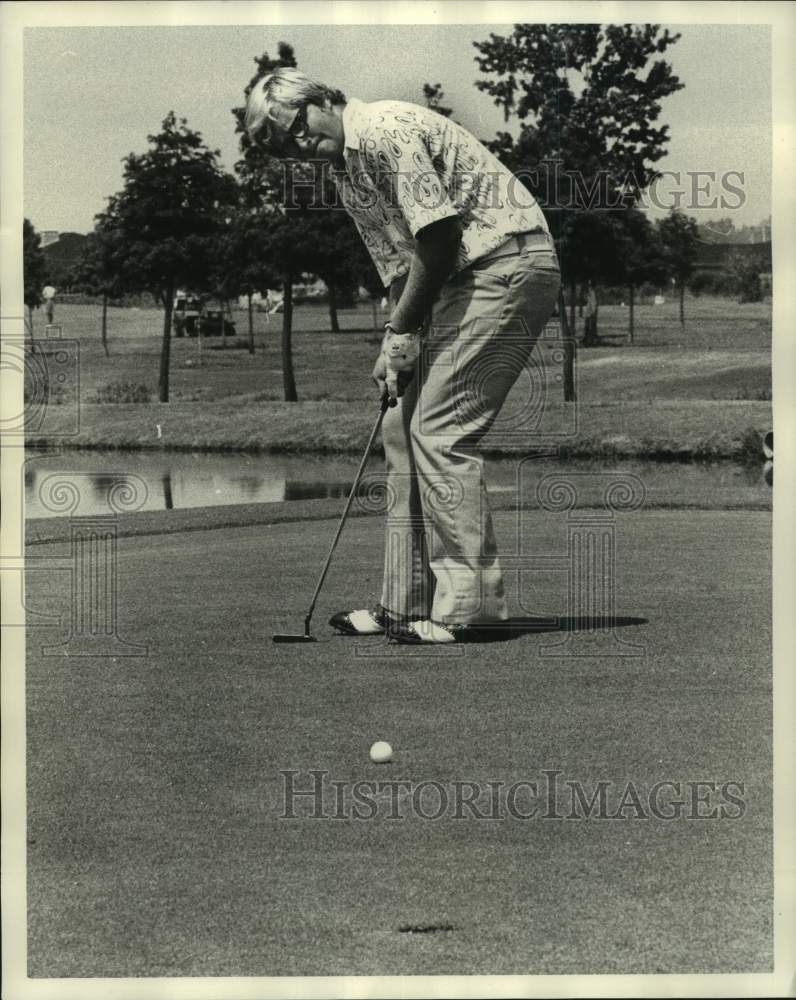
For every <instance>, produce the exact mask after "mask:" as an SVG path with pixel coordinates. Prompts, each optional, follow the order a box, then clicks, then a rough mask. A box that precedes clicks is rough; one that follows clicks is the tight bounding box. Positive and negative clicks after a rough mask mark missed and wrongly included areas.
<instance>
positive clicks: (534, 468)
mask: <svg viewBox="0 0 796 1000" xmlns="http://www.w3.org/2000/svg"><path fill="white" fill-rule="evenodd" d="M358 465H359V458H358V456H356V455H342V456H319V457H307V456H301V457H283V456H275V455H267V454H265V455H252V454H229V453H224V454H218V453H185V452H124V451H110V452H99V451H85V452H81V451H73V452H65V453H64V454H62V455H48V454H43V453H38V454H37V453H36V452H35V451H29V452H28V457H27V460H26V463H25V476H24V493H25V515H26V517H29V518H35V517H55V516H59V515H60V516H63V515H65V514H72V515H80V516H85V515H90V514H107V513H109V512H112V511H113V510H116V511H117V512H124V511H133V510H180V509H186V508H191V507H210V506H220V505H224V504H261V503H283V502H286V501H287V502H289V501H293V500H313V499H324V498H330V497H345V496H347V495H348V493H349V491H350V489H351V484H352V482H353V479H354V476H355V474H356V470H357V467H358ZM486 468H487V474H486V475H487V482H488V483H489V491H490V495H491V496H492V497H493V498H494V499H495V501H496V503H497V504H500V505H510V504H511V503H513V502H515V501H516V499H517V497H518V496H521V497H522V499H523V502H525V503H527V502H529V501H533V498H534V495H535V493H536V490H537V488H538V485H539V483H540V482H541V480H542V479H543V478H545V477H547V476H551V475H553V474H556V475H558V476H562V475H563V476H565V477H570V478H572V477H577V482H578V483H579V484H580V485H586V484H589V485H590V486H594V487H595V488H596V489H599V490H600V491H603V490H604V488H605V484H606V483H608V482H609V481H610V480H611V477H619V476H623V477H625V478H626V477H628V476H631V477H635V481H637V482H640V483H641V484H642V488H643V491H644V495H645V500H644V502H645V505H646V506H647V507H650V506H667V507H697V508H706V509H714V508H728V507H753V508H769V507H770V506H771V488H770V485H769V483H768V482H767V478H769V477H768V476H766V475H765V474H764V471H763V464H762V461H761V463H760V465H739V464H736V463H733V462H718V463H710V464H706V463H690V464H683V463H669V462H645V461H636V460H632V461H628V460H624V461H622V460H616V461H611V462H597V461H569V462H562V461H559V460H554V459H550V458H536V459H524V460H511V459H500V460H487V465H486ZM366 477H367V479H368V481H369V482H370V483H371V484H373V483H374V482H375V483H378V482H380V481H383V479H384V466H383V463H382V461H381V460H380V459H378V458H373V459H372V460H371V462H370V464H369V465H368V468H367V470H366ZM573 481H574V480H573ZM587 494H588V490H587V493H586V494H583V496H584V497H587Z"/></svg>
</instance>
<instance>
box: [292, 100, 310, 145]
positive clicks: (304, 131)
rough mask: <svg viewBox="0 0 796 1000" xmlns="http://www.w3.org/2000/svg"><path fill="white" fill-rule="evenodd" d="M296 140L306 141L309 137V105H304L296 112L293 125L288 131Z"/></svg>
mask: <svg viewBox="0 0 796 1000" xmlns="http://www.w3.org/2000/svg"><path fill="white" fill-rule="evenodd" d="M288 131H289V132H290V135H291V136H292V137H293V138H294V139H305V138H306V137H307V136H308V135H309V131H310V127H309V125H308V124H307V105H306V104H305V105H303V106H302V107H300V108H299V109H298V111H297V112H296V117H295V118H294V119H293V124H292V125H291V126H290V128H289V129H288Z"/></svg>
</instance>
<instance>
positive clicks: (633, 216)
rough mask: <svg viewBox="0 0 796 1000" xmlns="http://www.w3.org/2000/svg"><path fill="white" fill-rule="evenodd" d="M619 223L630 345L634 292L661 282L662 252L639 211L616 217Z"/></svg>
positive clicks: (664, 273) (662, 249)
mask: <svg viewBox="0 0 796 1000" xmlns="http://www.w3.org/2000/svg"><path fill="white" fill-rule="evenodd" d="M618 221H619V223H620V224H621V232H620V234H619V242H620V246H619V259H620V260H621V262H622V271H623V278H624V283H625V284H626V285H627V289H628V305H629V309H628V333H629V335H630V343H631V344H632V343H633V337H634V334H635V329H634V326H635V298H636V289H637V288H638V287H639V286H640V285H643V284H646V283H647V282H650V283H653V284H660V283H661V282H663V281H664V279H665V278H666V262H665V252H664V248H663V245H662V244H661V241H660V239H659V237H658V232H657V231H656V229H655V227H654V226H653V225H652V223H651V222H650V220H649V219H648V218H647V216H646V215H644V214H643V213H642V212H640V211H638V209H635V208H631V209H628V210H627V211H625V212H621V213H619V214H618Z"/></svg>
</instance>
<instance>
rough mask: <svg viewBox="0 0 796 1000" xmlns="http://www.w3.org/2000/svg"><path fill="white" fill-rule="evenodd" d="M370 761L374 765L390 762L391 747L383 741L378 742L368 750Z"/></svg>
mask: <svg viewBox="0 0 796 1000" xmlns="http://www.w3.org/2000/svg"><path fill="white" fill-rule="evenodd" d="M370 759H371V760H372V761H373V763H374V764H386V763H388V761H391V760H392V747H391V746H390V744H389V743H385V742H384V740H379V741H378V743H374V744H373V746H372V747H371V748H370Z"/></svg>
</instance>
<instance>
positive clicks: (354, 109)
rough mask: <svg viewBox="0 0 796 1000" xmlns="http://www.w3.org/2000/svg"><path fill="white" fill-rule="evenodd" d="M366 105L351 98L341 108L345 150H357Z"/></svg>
mask: <svg viewBox="0 0 796 1000" xmlns="http://www.w3.org/2000/svg"><path fill="white" fill-rule="evenodd" d="M366 107H367V105H366V104H365V102H364V101H360V100H359V98H357V97H352V98H351V100H350V101H348V103H347V104H346V106H345V107H344V108H343V139H344V142H345V149H346V151H348V150H349V149H359V139H360V136H361V135H362V128H363V126H364V125H365V108H366Z"/></svg>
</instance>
